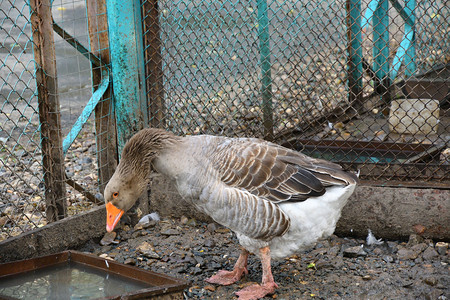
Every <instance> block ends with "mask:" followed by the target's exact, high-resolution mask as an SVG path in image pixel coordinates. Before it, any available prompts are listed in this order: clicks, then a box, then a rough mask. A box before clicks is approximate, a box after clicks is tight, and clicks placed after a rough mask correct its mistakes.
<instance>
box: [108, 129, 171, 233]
mask: <svg viewBox="0 0 450 300" xmlns="http://www.w3.org/2000/svg"><path fill="white" fill-rule="evenodd" d="M174 138H175V136H174V135H173V134H171V133H169V132H166V131H164V130H161V129H155V128H147V129H143V130H141V131H139V132H138V133H136V134H135V135H134V136H133V137H132V138H131V139H130V140H129V141H128V142H127V143H126V144H125V146H124V148H123V151H122V156H121V160H120V163H119V165H118V166H117V168H116V170H115V172H114V174H113V176H112V177H111V179H110V180H109V182H108V184H107V185H106V187H105V191H104V198H105V202H106V230H107V231H108V232H111V231H113V229H114V227H116V225H117V224H118V223H119V220H120V218H121V217H122V215H123V214H124V213H125V212H126V211H127V210H129V209H130V208H131V207H132V206H133V205H134V204H135V203H136V201H137V199H138V198H139V196H141V195H142V193H143V192H144V190H146V187H147V184H148V181H149V173H150V165H151V163H152V161H153V159H155V158H156V157H157V156H158V154H159V153H160V152H161V151H162V150H163V149H164V148H165V147H166V145H167V143H169V142H170V140H173V139H174Z"/></svg>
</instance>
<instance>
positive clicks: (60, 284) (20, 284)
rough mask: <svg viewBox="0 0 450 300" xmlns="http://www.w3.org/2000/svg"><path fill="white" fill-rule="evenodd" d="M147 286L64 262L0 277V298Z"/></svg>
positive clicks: (83, 295)
mask: <svg viewBox="0 0 450 300" xmlns="http://www.w3.org/2000/svg"><path fill="white" fill-rule="evenodd" d="M149 287H151V286H150V285H148V284H145V283H142V282H139V281H134V280H131V279H128V278H125V277H122V276H119V275H116V274H112V273H107V272H104V271H101V270H97V269H93V268H91V267H88V266H85V265H81V264H77V263H73V262H70V263H69V262H68V263H64V264H59V265H56V266H51V267H47V268H43V269H39V270H36V271H31V272H27V273H25V274H21V275H17V276H13V277H11V278H8V279H3V280H0V298H1V297H2V296H3V297H5V296H6V297H12V298H18V299H55V300H56V299H58V300H60V299H61V300H62V299H95V298H103V297H110V296H117V295H121V294H125V293H130V292H134V291H137V290H140V289H144V288H149Z"/></svg>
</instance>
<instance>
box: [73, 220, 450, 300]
mask: <svg viewBox="0 0 450 300" xmlns="http://www.w3.org/2000/svg"><path fill="white" fill-rule="evenodd" d="M107 240H108V237H107V236H105V238H104V239H103V240H102V241H100V243H103V244H105V241H106V244H108V243H109V244H108V245H100V243H99V241H89V242H88V243H87V244H85V245H84V246H83V247H82V248H81V249H79V250H81V251H87V252H90V253H94V254H96V255H99V256H102V257H106V258H111V259H114V260H116V261H118V262H121V263H126V264H131V265H136V266H138V267H140V268H144V269H149V270H152V271H156V272H158V273H164V274H167V275H171V276H174V277H177V278H182V279H185V280H187V281H189V282H190V283H191V287H190V288H188V289H186V290H185V291H184V295H185V298H186V299H235V298H236V297H235V296H234V292H235V291H237V290H239V289H241V288H243V287H245V286H247V285H248V284H250V283H253V282H260V280H261V266H260V263H259V260H258V259H257V258H256V257H255V256H251V257H250V259H249V266H248V269H249V274H248V275H247V276H246V277H245V278H243V279H242V280H241V281H240V282H238V283H236V284H234V285H231V286H216V285H211V284H208V283H206V282H205V281H204V279H205V278H207V277H209V276H211V275H213V274H214V273H216V272H217V271H218V270H220V269H227V270H230V269H232V267H233V265H234V263H235V261H236V259H237V257H238V255H239V245H238V242H237V239H236V237H235V236H234V234H233V233H232V232H230V231H229V230H228V229H226V228H224V227H221V226H220V225H217V224H214V223H210V224H207V223H203V222H199V221H196V220H194V219H187V218H185V217H182V218H181V219H175V218H163V219H162V220H161V221H150V223H147V224H145V225H141V224H138V225H136V226H135V227H134V228H133V227H131V226H129V225H122V226H121V227H119V228H118V229H117V236H114V235H113V236H110V237H109V241H107ZM111 241H112V242H111ZM449 258H450V252H449V250H448V244H447V243H443V242H434V241H432V240H424V239H423V238H421V237H420V236H417V235H412V236H410V238H409V241H408V242H406V241H405V242H402V241H381V240H376V239H374V238H373V239H372V243H371V245H368V244H367V241H366V240H360V239H354V238H346V237H337V236H332V237H331V238H329V239H328V240H324V241H321V242H319V243H318V244H317V245H316V246H315V247H314V248H313V249H311V250H309V251H305V252H301V253H299V254H298V255H295V256H291V257H288V258H286V259H284V260H279V261H273V262H272V270H273V273H274V278H275V281H276V282H277V283H278V285H279V289H278V290H277V291H276V293H275V294H274V295H271V296H267V297H265V298H264V299H440V300H444V299H449V298H450V272H449V265H448V263H449Z"/></svg>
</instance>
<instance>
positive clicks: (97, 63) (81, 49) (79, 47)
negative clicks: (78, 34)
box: [53, 22, 105, 67]
mask: <svg viewBox="0 0 450 300" xmlns="http://www.w3.org/2000/svg"><path fill="white" fill-rule="evenodd" d="M53 30H54V31H55V32H56V33H57V34H58V35H59V36H60V37H62V38H63V39H64V40H65V41H66V42H68V43H69V44H70V45H72V47H74V48H75V49H77V50H78V52H80V53H81V54H82V55H83V56H84V57H86V58H87V59H89V60H90V61H91V63H92V64H93V65H94V66H95V67H101V66H105V64H104V63H103V62H102V61H101V59H100V58H98V57H97V56H96V55H94V54H93V53H92V52H91V51H89V50H88V49H86V47H84V46H83V45H82V44H81V43H80V42H79V41H78V40H77V39H76V38H74V37H73V36H71V35H70V34H69V33H68V32H67V31H65V30H64V29H62V28H61V27H60V26H59V25H58V24H56V23H55V22H53Z"/></svg>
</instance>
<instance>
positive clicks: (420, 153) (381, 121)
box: [142, 0, 450, 187]
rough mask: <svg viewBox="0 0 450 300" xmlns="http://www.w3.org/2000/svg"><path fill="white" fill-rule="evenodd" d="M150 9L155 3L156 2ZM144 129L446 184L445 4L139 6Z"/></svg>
mask: <svg viewBox="0 0 450 300" xmlns="http://www.w3.org/2000/svg"><path fill="white" fill-rule="evenodd" d="M156 2H157V4H156ZM142 8H143V27H144V30H143V31H144V44H145V53H146V54H145V55H146V67H147V68H146V72H147V93H148V101H149V110H150V115H151V117H152V121H151V123H152V125H154V126H161V127H166V128H168V129H169V130H171V131H174V132H176V133H178V134H197V133H208V134H222V135H227V136H255V137H262V138H267V139H272V140H274V141H276V142H278V143H282V144H284V145H286V146H289V147H294V148H296V149H299V150H303V151H304V152H305V153H307V154H309V155H312V156H316V157H322V158H326V159H329V160H333V161H337V162H340V163H341V164H343V165H344V166H345V167H346V168H348V169H353V170H355V169H360V170H361V178H362V179H363V180H367V181H370V182H375V183H388V184H392V185H397V184H402V185H413V186H422V185H426V186H437V187H448V186H449V180H450V176H449V163H450V158H449V154H450V153H449V152H450V149H449V147H450V146H449V137H450V123H449V116H450V115H449V114H450V111H449V86H450V79H449V65H448V63H449V60H450V40H449V36H450V32H449V31H450V29H449V28H450V26H449V20H450V9H449V6H448V3H446V2H445V1H410V0H405V1H396V0H392V1H387V0H374V1H363V2H361V1H356V0H347V1H344V0H339V1H336V0H330V1H316V2H311V1H303V0H292V1H263V0H255V1H150V0H146V1H142Z"/></svg>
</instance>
